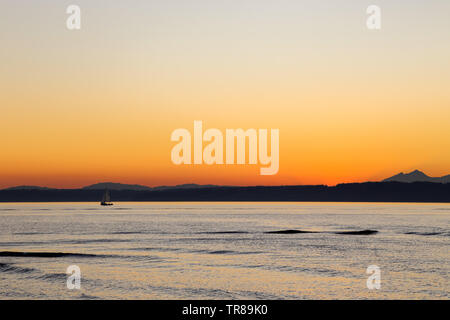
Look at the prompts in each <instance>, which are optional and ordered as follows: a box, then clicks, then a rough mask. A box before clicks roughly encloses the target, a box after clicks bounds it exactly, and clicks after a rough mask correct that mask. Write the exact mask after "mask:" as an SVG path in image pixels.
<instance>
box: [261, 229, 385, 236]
mask: <svg viewBox="0 0 450 320" xmlns="http://www.w3.org/2000/svg"><path fill="white" fill-rule="evenodd" d="M265 233H271V234H298V233H334V234H346V235H370V234H375V233H378V231H377V230H369V229H368V230H356V231H337V232H330V231H322V232H320V231H308V230H291V229H289V230H278V231H267V232H265Z"/></svg>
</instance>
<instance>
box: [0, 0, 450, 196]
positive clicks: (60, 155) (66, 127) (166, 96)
mask: <svg viewBox="0 0 450 320" xmlns="http://www.w3.org/2000/svg"><path fill="white" fill-rule="evenodd" d="M77 2H78V4H79V5H80V7H82V8H83V11H82V12H83V24H82V28H81V30H79V31H68V30H67V29H66V28H65V18H66V15H65V9H64V8H65V5H66V4H63V3H61V4H60V5H54V2H53V1H39V3H34V2H33V3H30V2H29V1H4V2H2V4H0V10H2V12H7V14H5V17H6V19H2V20H0V34H1V39H2V44H1V47H2V49H1V50H0V59H1V61H2V65H1V72H0V88H1V94H0V111H1V116H0V137H1V138H0V139H1V140H0V141H1V157H0V188H3V187H9V186H16V185H41V186H50V187H63V188H72V187H80V186H84V185H88V184H92V183H96V182H99V181H115V182H122V183H136V184H143V185H148V186H156V185H174V184H182V183H199V184H220V185H280V184H328V185H334V184H337V183H342V182H356V181H375V180H380V179H383V178H386V177H388V176H391V175H393V174H396V173H398V172H401V171H403V172H408V171H412V170H414V169H420V170H422V171H424V172H425V173H427V174H428V175H431V176H441V175H445V174H449V173H450V172H449V171H450V170H449V169H450V90H449V88H450V59H449V57H450V41H448V40H449V39H450V19H449V18H448V17H449V12H450V2H448V1H428V2H427V4H428V6H427V7H426V8H425V7H424V8H423V10H422V9H421V8H420V7H421V6H423V4H421V2H419V1H408V2H407V5H406V2H401V1H400V2H396V3H392V1H378V2H380V5H383V6H384V8H385V9H384V12H386V13H385V16H384V20H383V28H382V29H381V30H380V31H377V32H371V31H369V30H367V28H366V26H365V18H366V15H365V7H366V6H367V3H360V2H359V1H356V0H353V1H346V2H345V3H347V4H348V5H344V6H343V8H338V7H334V4H330V3H329V4H327V5H325V4H318V3H316V1H306V2H302V3H300V2H297V1H287V0H286V1H281V2H282V4H281V3H280V1H244V2H242V1H223V2H222V3H220V4H219V2H214V3H212V2H211V1H192V2H190V5H189V6H187V4H185V2H184V1H181V0H180V1H168V2H167V3H166V2H162V1H159V2H153V1H135V5H133V7H124V6H123V4H121V2H118V1H95V2H94V3H93V2H92V1H87V0H80V1H77ZM400 3H405V5H401V4H400ZM25 4H26V6H25ZM106 4H107V5H108V6H106ZM256 4H258V6H256ZM350 4H351V5H350ZM200 8H201V10H200ZM331 8H332V9H333V10H330V9H331ZM418 12H420V16H418ZM11 30H14V33H12V32H10V31H11ZM194 120H201V121H203V125H204V127H205V128H206V129H207V128H218V129H220V130H222V131H223V132H224V131H225V129H226V128H242V129H244V130H246V129H249V128H268V129H271V128H276V129H279V132H280V138H279V146H280V160H279V171H278V174H276V175H273V176H263V175H260V174H259V169H260V165H241V166H236V165H211V166H209V165H198V166H196V165H191V166H177V165H174V164H173V163H172V162H171V158H170V157H171V149H172V148H173V146H174V144H175V143H174V142H172V141H170V135H171V132H172V131H173V130H174V129H176V128H188V129H189V130H193V127H192V126H193V121H194Z"/></svg>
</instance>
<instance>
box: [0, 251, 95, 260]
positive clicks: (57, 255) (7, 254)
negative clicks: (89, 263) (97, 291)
mask: <svg viewBox="0 0 450 320" xmlns="http://www.w3.org/2000/svg"><path fill="white" fill-rule="evenodd" d="M98 256H99V255H95V254H86V253H70V252H25V251H0V257H31V258H61V257H98Z"/></svg>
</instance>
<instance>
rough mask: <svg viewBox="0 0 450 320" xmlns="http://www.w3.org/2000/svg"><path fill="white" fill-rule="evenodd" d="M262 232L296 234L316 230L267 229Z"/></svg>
mask: <svg viewBox="0 0 450 320" xmlns="http://www.w3.org/2000/svg"><path fill="white" fill-rule="evenodd" d="M264 233H272V234H296V233H317V231H305V230H277V231H267V232H264Z"/></svg>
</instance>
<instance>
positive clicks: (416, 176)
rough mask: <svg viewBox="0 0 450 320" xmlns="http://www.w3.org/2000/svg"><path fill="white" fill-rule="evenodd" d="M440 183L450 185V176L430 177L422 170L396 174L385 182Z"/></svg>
mask: <svg viewBox="0 0 450 320" xmlns="http://www.w3.org/2000/svg"><path fill="white" fill-rule="evenodd" d="M390 181H395V182H407V183H411V182H438V183H450V175H447V176H443V177H430V176H428V175H426V174H425V173H423V172H422V171H420V170H417V169H416V170H414V171H411V172H410V173H403V172H400V173H399V174H396V175H394V176H392V177H389V178H387V179H384V180H383V182H390Z"/></svg>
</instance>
